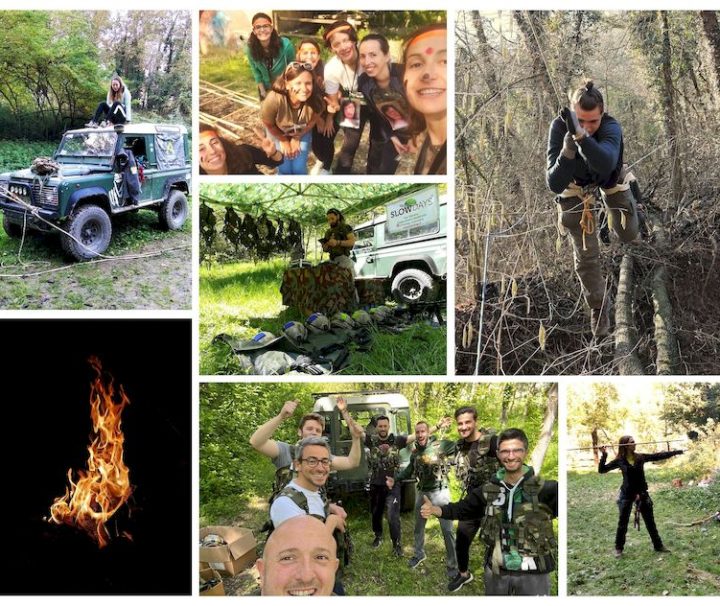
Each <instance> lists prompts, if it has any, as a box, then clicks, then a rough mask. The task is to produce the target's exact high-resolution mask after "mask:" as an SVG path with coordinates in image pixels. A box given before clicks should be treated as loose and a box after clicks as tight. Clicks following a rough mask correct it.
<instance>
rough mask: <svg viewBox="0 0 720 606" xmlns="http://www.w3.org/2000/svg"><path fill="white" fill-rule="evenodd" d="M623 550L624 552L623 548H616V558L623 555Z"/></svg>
mask: <svg viewBox="0 0 720 606" xmlns="http://www.w3.org/2000/svg"><path fill="white" fill-rule="evenodd" d="M622 552H623V550H622V549H616V550H615V557H616V558H621V557H622Z"/></svg>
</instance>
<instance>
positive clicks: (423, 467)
mask: <svg viewBox="0 0 720 606" xmlns="http://www.w3.org/2000/svg"><path fill="white" fill-rule="evenodd" d="M440 446H441V442H440V440H435V441H433V442H430V443H429V444H428V445H427V446H426V447H425V449H424V450H422V451H420V449H419V448H418V447H417V444H413V447H412V454H413V455H414V457H415V477H416V478H417V479H418V485H419V486H421V487H422V486H424V485H425V486H427V485H428V484H430V483H437V484H441V485H442V486H443V487H445V486H447V476H448V472H449V471H450V462H449V461H448V459H447V456H446V455H445V453H443V452H442V451H441V450H440Z"/></svg>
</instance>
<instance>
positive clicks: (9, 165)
mask: <svg viewBox="0 0 720 606" xmlns="http://www.w3.org/2000/svg"><path fill="white" fill-rule="evenodd" d="M0 120H1V118H0ZM56 148H57V144H55V143H51V142H47V143H46V142H44V141H20V140H14V139H8V140H0V172H5V171H11V170H20V169H21V168H28V167H29V166H30V164H31V163H32V161H33V160H34V159H35V158H37V157H39V156H52V155H53V153H54V152H55V149H56Z"/></svg>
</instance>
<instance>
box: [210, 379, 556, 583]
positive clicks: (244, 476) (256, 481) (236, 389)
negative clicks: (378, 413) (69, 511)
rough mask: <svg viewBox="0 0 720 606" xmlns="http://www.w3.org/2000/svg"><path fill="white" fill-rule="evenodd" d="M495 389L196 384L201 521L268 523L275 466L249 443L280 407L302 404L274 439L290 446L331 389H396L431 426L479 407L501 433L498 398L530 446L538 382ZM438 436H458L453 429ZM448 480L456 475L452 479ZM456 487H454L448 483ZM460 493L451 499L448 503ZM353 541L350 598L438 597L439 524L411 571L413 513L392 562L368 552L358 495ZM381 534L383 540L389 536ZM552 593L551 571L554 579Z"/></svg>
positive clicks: (483, 419)
mask: <svg viewBox="0 0 720 606" xmlns="http://www.w3.org/2000/svg"><path fill="white" fill-rule="evenodd" d="M506 387H508V386H507V385H503V384H498V383H484V384H469V383H461V384H458V383H405V382H403V383H380V384H367V383H364V384H358V383H287V382H285V383H242V384H230V383H206V384H201V386H200V524H201V525H208V524H231V523H237V524H242V525H243V526H246V527H250V528H253V529H254V530H257V529H259V528H260V527H261V526H262V524H263V523H264V522H265V521H266V520H267V503H266V501H267V496H268V495H269V494H270V490H271V484H272V479H273V476H274V467H273V465H272V463H271V462H270V460H269V459H268V458H267V457H264V456H262V455H260V454H259V453H257V452H255V451H254V450H253V449H252V448H251V447H250V444H249V440H250V436H251V435H252V433H253V432H254V431H255V430H256V429H257V428H258V427H259V426H260V425H261V424H262V423H264V422H266V421H267V420H269V419H270V418H272V417H273V416H275V415H276V414H277V413H278V412H279V411H280V408H281V407H282V404H283V402H285V401H286V400H289V399H296V400H298V401H299V402H300V405H299V406H298V408H297V410H296V411H295V414H294V416H293V417H292V418H291V419H289V420H287V421H285V422H284V423H283V424H282V425H281V426H280V428H279V429H278V431H277V432H276V435H275V436H274V437H275V438H276V439H279V440H284V441H289V442H294V441H295V440H296V436H297V433H296V432H297V426H298V422H299V420H300V418H301V416H302V415H303V414H305V413H307V412H308V411H310V410H311V409H312V404H313V402H314V398H313V396H312V394H313V393H317V392H333V391H354V390H358V389H369V390H382V389H389V390H397V391H400V392H401V393H403V394H404V395H405V396H406V397H407V398H408V400H409V401H410V403H411V407H412V418H413V421H418V420H420V419H421V418H422V419H425V420H427V421H428V422H430V423H435V422H437V421H438V420H440V418H441V417H443V416H445V415H448V414H450V415H452V412H453V411H454V410H455V409H456V408H457V407H459V406H461V405H468V404H471V405H476V406H477V407H478V413H479V423H480V424H482V425H484V426H491V427H495V428H499V420H500V415H501V412H502V399H503V397H510V398H511V400H512V406H511V409H510V411H509V412H508V420H507V424H506V426H508V427H509V426H519V427H523V428H524V429H525V430H526V432H527V433H528V436H529V438H530V441H531V444H533V443H535V442H536V441H537V438H538V434H539V431H540V425H541V423H542V418H543V415H544V402H545V401H546V389H547V387H546V386H545V385H532V384H512V385H510V386H509V391H510V392H512V393H511V394H508V390H507V389H506ZM443 437H446V438H450V439H457V438H458V436H457V432H456V430H455V428H454V427H452V428H451V429H450V430H449V431H448V432H447V433H446V434H445V435H444V436H443ZM543 474H544V475H545V477H547V478H557V439H555V440H553V442H552V444H551V446H550V449H549V450H548V455H547V456H546V458H545V462H544V465H543ZM451 481H453V484H455V483H454V476H452V475H451ZM455 489H457V487H456V486H455ZM458 496H459V492H454V498H457V497H458ZM343 506H344V507H345V508H346V510H347V511H348V514H349V523H350V528H351V530H352V536H353V540H354V542H355V558H354V560H353V563H352V565H351V567H350V568H349V569H348V571H347V574H346V577H345V585H346V589H347V590H348V593H349V594H351V595H445V594H447V589H446V585H447V579H446V578H445V565H444V564H445V561H444V557H445V549H444V544H443V540H442V534H441V532H440V528H439V525H438V522H437V520H431V521H429V522H428V525H427V528H426V551H427V556H428V559H427V560H426V562H425V563H424V564H423V565H422V566H421V568H419V569H417V570H414V571H410V570H409V569H408V568H407V561H406V559H407V558H409V557H410V556H411V555H412V553H411V549H410V544H411V541H412V536H413V525H414V514H413V513H412V512H409V513H405V514H402V519H401V523H402V534H403V537H404V545H405V554H404V555H405V559H403V560H397V559H396V558H394V557H393V556H392V555H391V543H390V541H389V539H388V540H386V541H385V542H384V543H383V545H382V546H381V547H380V548H379V549H377V550H374V549H372V548H371V547H370V544H371V543H372V540H373V532H372V529H371V526H370V516H369V513H368V506H367V499H366V498H365V497H363V496H358V498H352V499H348V500H346V501H345V502H344V503H343ZM386 537H387V534H386ZM470 556H471V558H470V567H471V569H472V570H474V571H476V573H477V572H478V571H482V561H483V548H482V546H481V545H480V543H479V542H478V541H476V542H474V543H473V547H472V548H471V552H470ZM476 576H477V577H478V579H477V580H476V581H475V582H474V583H472V584H470V585H468V586H467V587H466V588H464V589H463V590H462V594H463V595H481V594H482V593H483V586H482V580H481V579H482V575H477V574H476ZM551 578H552V582H553V591H554V592H556V591H557V573H553V574H552V575H551ZM254 588H255V585H254V583H253V582H251V581H247V582H245V585H243V586H242V587H241V588H240V591H241V593H247V592H249V591H251V590H253V589H254Z"/></svg>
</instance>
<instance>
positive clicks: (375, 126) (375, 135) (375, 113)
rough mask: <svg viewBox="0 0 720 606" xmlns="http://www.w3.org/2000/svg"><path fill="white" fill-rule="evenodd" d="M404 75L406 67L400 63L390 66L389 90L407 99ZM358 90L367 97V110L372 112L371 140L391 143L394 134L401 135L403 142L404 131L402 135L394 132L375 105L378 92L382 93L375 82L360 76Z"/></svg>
mask: <svg viewBox="0 0 720 606" xmlns="http://www.w3.org/2000/svg"><path fill="white" fill-rule="evenodd" d="M404 73H405V66H404V65H402V64H398V63H391V64H390V84H389V85H388V88H389V89H390V90H391V91H393V92H395V93H397V94H398V95H400V96H401V97H402V98H403V99H405V98H406V96H405V87H404V86H403V75H404ZM358 90H359V91H360V92H361V93H362V94H363V96H364V97H365V101H366V102H367V108H368V109H369V110H370V138H371V139H372V140H373V141H389V140H390V137H392V136H393V134H395V135H397V134H400V138H401V140H402V139H404V138H405V137H403V136H402V131H401V132H400V133H398V131H393V129H392V127H391V126H390V123H389V122H388V120H387V118H386V117H385V116H384V115H383V114H382V112H381V111H380V110H379V108H378V106H377V105H376V103H375V100H376V97H377V96H378V92H380V89H379V88H378V85H377V83H376V82H375V80H374V79H373V78H371V77H370V76H368V75H367V74H365V73H362V74H360V75H359V76H358ZM406 104H407V101H406Z"/></svg>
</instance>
